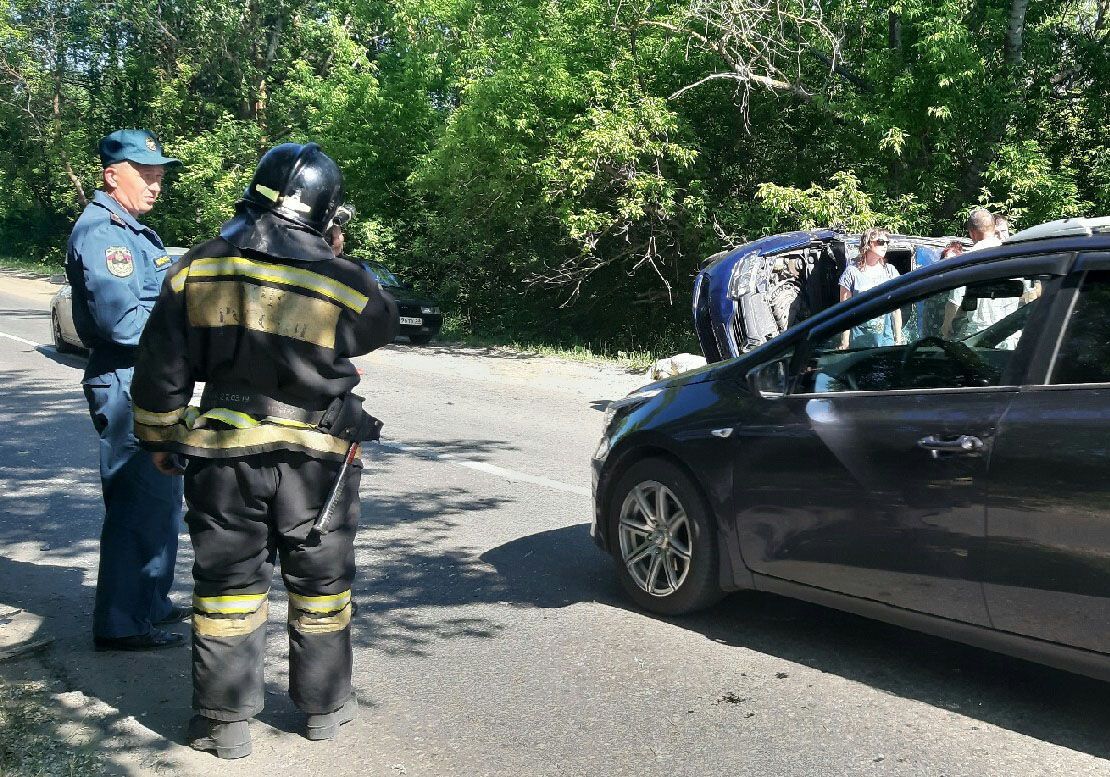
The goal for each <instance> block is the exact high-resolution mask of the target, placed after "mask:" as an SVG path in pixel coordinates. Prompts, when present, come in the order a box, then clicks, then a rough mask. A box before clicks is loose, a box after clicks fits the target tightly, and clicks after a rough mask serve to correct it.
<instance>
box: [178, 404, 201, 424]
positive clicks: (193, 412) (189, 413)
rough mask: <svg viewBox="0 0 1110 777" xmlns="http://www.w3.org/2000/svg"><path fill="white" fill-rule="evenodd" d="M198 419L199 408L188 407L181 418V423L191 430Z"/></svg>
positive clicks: (194, 406)
mask: <svg viewBox="0 0 1110 777" xmlns="http://www.w3.org/2000/svg"><path fill="white" fill-rule="evenodd" d="M198 418H200V408H199V407H197V406H196V405H189V406H188V407H187V408H185V415H184V416H182V418H181V421H182V423H184V424H185V425H186V426H187V427H189V428H190V429H192V428H193V427H194V426H196V424H197V419H198Z"/></svg>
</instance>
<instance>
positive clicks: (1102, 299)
mask: <svg viewBox="0 0 1110 777" xmlns="http://www.w3.org/2000/svg"><path fill="white" fill-rule="evenodd" d="M1051 382H1052V383H1055V384H1063V383H1110V271H1105V270H1103V271H1099V272H1091V273H1088V274H1087V277H1086V278H1084V280H1083V285H1082V286H1081V287H1080V289H1079V296H1078V298H1077V299H1076V301H1075V306H1074V308H1072V314H1071V318H1070V319H1069V320H1068V324H1067V330H1066V332H1065V334H1064V338H1063V341H1062V342H1061V344H1060V351H1059V353H1057V355H1056V365H1055V367H1054V369H1053V371H1052V381H1051Z"/></svg>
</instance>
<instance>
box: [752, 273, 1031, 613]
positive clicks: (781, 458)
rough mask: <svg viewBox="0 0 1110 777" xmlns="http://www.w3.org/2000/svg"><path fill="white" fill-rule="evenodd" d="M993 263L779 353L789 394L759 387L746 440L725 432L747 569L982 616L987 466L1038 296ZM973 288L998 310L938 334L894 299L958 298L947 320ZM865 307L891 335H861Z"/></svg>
mask: <svg viewBox="0 0 1110 777" xmlns="http://www.w3.org/2000/svg"><path fill="white" fill-rule="evenodd" d="M995 272H996V273H998V277H984V276H983V273H982V271H981V270H980V271H979V272H977V274H976V275H975V276H973V278H971V280H974V282H973V283H969V284H967V289H964V288H963V287H954V283H955V281H956V280H957V278H958V277H963V278H965V279H967V278H968V276H967V275H966V274H965V275H963V276H953V279H952V280H951V281H949V282H948V283H947V284H946V283H944V282H943V281H940V280H937V281H934V282H933V284H932V287H931V288H930V287H925V288H920V287H919V288H918V289H917V291H916V292H914V291H913V290H912V289H911V290H907V292H906V294H907V296H906V297H905V298H904V299H901V300H893V299H891V300H890V301H888V302H886V303H882V302H881V301H877V302H876V303H875V304H873V305H870V306H866V307H863V308H860V314H858V315H857V316H856V317H855V318H852V319H845V320H843V323H841V324H839V325H838V326H836V327H835V328H832V327H825V328H823V329H822V328H819V329H815V330H814V332H813V335H812V337H811V339H810V341H809V344H808V346H806V347H805V350H804V351H802V352H800V353H799V354H798V357H797V358H796V359H795V365H796V366H797V368H798V369H797V373H798V374H797V379H796V382H795V385H794V387H793V390H792V392H791V393H790V394H789V395H788V396H785V397H782V398H780V399H767V400H765V405H766V407H767V412H768V424H766V425H765V426H763V427H762V428H761V427H759V426H754V427H753V426H751V425H745V426H744V427H742V428H740V429H739V430H738V431H739V432H740V434H741V436H744V435H746V436H748V437H750V438H752V439H751V440H749V443H750V444H749V445H747V446H745V445H744V440H742V439H740V440H737V442H736V444H737V446H738V450H740V453H739V455H738V462H737V463H738V466H737V471H736V475H735V478H734V498H735V500H736V505H737V517H738V526H739V529H740V532H741V543H742V548H743V550H744V556H745V561H746V562H747V563H748V565H749V566H750V567H751V568H752V569H753V571H755V572H758V573H761V574H766V575H772V576H775V577H779V578H782V579H785V580H790V581H793V582H798V583H803V584H806V585H811V586H815V587H819V588H824V589H827V590H831V591H837V592H840V593H844V594H849V595H852V596H858V597H862V598H866V599H871V600H875V601H879V602H883V603H887V604H892V605H895V606H898V607H904V608H907V609H912V610H916V611H919V612H924V613H929V614H933V615H939V616H942V617H947V618H953V619H958V620H962V621H966V622H970V623H977V624H983V625H987V624H988V623H989V619H988V615H987V611H986V607H985V604H984V601H983V590H982V582H981V580H982V575H981V567H980V565H981V558H982V551H983V548H984V543H985V538H986V509H985V508H986V500H987V468H988V463H989V461H990V455H991V450H992V447H993V445H994V443H995V437H996V433H997V429H998V423H999V420H1000V418H1001V417H1002V415H1003V413H1004V412H1005V411H1006V409H1007V407H1008V406H1009V404H1010V402H1011V401H1013V399H1014V398H1015V397H1016V396H1017V393H1018V388H1017V381H1016V380H1015V379H1014V376H1015V375H1017V374H1020V372H1021V370H1022V367H1021V365H1022V364H1023V363H1024V362H1023V360H1024V358H1025V356H1026V353H1027V352H1028V349H1029V346H1028V345H1026V347H1025V348H1022V343H1030V342H1031V339H1029V338H1031V335H1030V333H1031V332H1032V330H1033V329H1034V328H1035V324H1033V323H1031V322H1032V321H1033V318H1034V316H1033V313H1034V311H1035V310H1036V309H1039V308H1040V307H1041V306H1042V305H1043V304H1045V300H1044V298H1043V297H1039V298H1037V299H1036V300H1032V302H1033V304H1027V303H1029V302H1030V301H1031V298H1023V297H1022V296H1021V294H1022V290H1024V289H1027V288H1029V287H1030V285H1031V283H1025V284H1023V283H1022V281H1023V280H1024V279H1023V278H1015V277H1013V276H1011V275H1002V273H1004V272H1005V267H1004V266H1002V265H1001V264H999V265H998V269H996V270H995ZM957 288H959V291H957ZM954 292H956V293H954ZM1011 292H1012V293H1013V294H1014V295H1015V296H1014V297H1013V298H1009V297H1005V296H1004V295H1006V294H1008V293H1011ZM978 294H984V295H991V297H992V298H991V300H990V301H992V302H993V301H994V300H999V301H1002V300H1005V302H1004V305H1005V308H1006V310H1008V311H1009V313H1008V314H1007V316H1003V317H1002V318H1007V319H1008V320H1007V321H999V323H996V324H995V325H994V326H993V327H992V328H991V330H988V331H971V332H969V331H968V328H967V327H966V326H965V327H955V326H952V327H950V330H951V331H949V332H946V333H942V332H941V331H939V329H937V330H935V331H934V330H929V329H927V328H926V323H927V322H933V323H931V324H929V326H936V327H939V322H940V321H941V320H942V319H943V318H944V316H943V315H936V316H929V317H924V316H917V315H914V314H912V313H910V312H909V311H911V310H913V309H915V308H920V307H924V308H928V309H931V308H933V307H938V308H940V309H941V310H943V308H944V307H945V306H947V305H949V304H950V303H951V301H952V300H953V299H958V300H960V301H959V302H958V303H951V304H954V306H955V307H957V308H960V309H961V310H957V311H956V313H955V315H956V317H957V318H958V317H959V315H960V313H961V312H963V310H962V308H970V307H971V306H972V305H973V304H978V303H977V300H979V299H980V298H979V297H978V296H977V295H978ZM964 298H966V299H968V303H966V304H964V303H963V299H964ZM984 298H986V297H984ZM888 299H889V298H888ZM884 304H885V307H883V305H884ZM896 311H897V312H898V314H899V315H898V316H897V317H896V316H895V315H894V314H895V312H896ZM899 318H900V319H901V321H898V320H897V319H899ZM876 319H878V320H880V321H881V325H882V326H885V327H889V326H893V327H895V328H896V329H897V331H896V332H892V335H895V336H892V338H891V339H893V340H895V341H896V342H895V344H893V345H874V344H873V342H874V340H873V339H871V340H868V339H867V338H866V337H865V336H864V335H865V334H866V333H867V332H868V331H869V330H870V329H875V328H877V327H878V326H880V324H879V323H875V322H876ZM892 319H894V320H893V321H892ZM841 330H843V331H841ZM857 333H858V334H859V337H860V342H861V343H862V344H857V342H855V338H856V337H857ZM1027 336H1028V337H1027Z"/></svg>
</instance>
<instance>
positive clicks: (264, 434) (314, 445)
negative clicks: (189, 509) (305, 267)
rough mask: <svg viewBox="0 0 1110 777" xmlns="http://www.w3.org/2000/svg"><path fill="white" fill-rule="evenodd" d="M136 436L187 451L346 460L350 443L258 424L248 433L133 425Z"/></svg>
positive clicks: (304, 431) (312, 430)
mask: <svg viewBox="0 0 1110 777" xmlns="http://www.w3.org/2000/svg"><path fill="white" fill-rule="evenodd" d="M135 436H136V437H138V438H139V439H140V440H142V441H143V442H151V443H177V444H179V445H184V446H188V447H190V448H200V449H205V450H217V451H223V452H226V453H230V452H233V451H235V450H237V449H240V448H255V449H257V448H262V447H265V446H269V447H272V448H275V449H276V448H283V449H284V448H287V447H289V446H295V447H298V448H303V449H305V450H310V451H317V452H319V453H330V454H334V455H336V456H345V455H346V453H347V449H348V448H349V447H350V445H351V444H350V443H349V442H348V441H347V440H341V439H339V438H338V437H332V436H331V435H330V434H327V433H325V432H318V431H316V430H315V429H295V428H291V427H288V426H278V425H277V424H259V425H258V426H255V427H252V428H250V429H190V428H189V427H188V426H186V425H184V424H174V425H173V426H148V425H145V424H139V423H136V424H135Z"/></svg>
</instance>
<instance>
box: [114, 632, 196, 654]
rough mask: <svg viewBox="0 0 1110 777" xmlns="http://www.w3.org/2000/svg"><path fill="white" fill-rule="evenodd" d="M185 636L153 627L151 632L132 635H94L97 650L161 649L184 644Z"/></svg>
mask: <svg viewBox="0 0 1110 777" xmlns="http://www.w3.org/2000/svg"><path fill="white" fill-rule="evenodd" d="M184 642H185V638H184V637H183V636H181V635H180V634H174V633H173V632H172V631H163V630H162V629H158V628H152V629H151V630H150V633H149V634H135V635H133V636H130V637H93V646H94V647H95V648H96V650H97V652H98V653H99V652H103V651H105V650H160V649H162V648H168V647H177V646H178V645H181V644H184Z"/></svg>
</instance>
